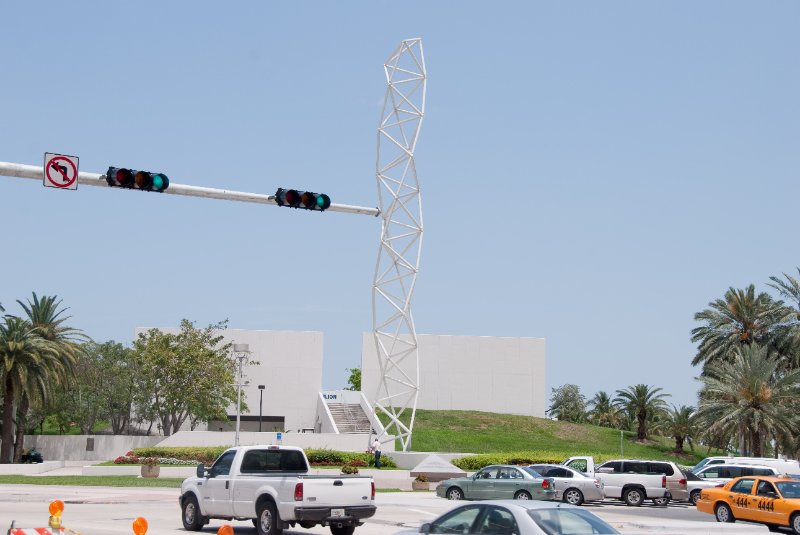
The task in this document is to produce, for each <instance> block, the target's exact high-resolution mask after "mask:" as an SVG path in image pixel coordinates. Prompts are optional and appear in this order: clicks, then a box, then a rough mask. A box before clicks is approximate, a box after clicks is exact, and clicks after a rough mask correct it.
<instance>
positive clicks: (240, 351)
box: [233, 344, 250, 446]
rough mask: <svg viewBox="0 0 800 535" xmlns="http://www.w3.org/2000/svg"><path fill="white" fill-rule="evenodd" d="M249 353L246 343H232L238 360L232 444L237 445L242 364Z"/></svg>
mask: <svg viewBox="0 0 800 535" xmlns="http://www.w3.org/2000/svg"><path fill="white" fill-rule="evenodd" d="M249 354H250V346H249V345H248V344H233V357H234V358H235V359H236V360H237V361H238V365H239V370H238V372H239V373H238V375H239V377H238V379H237V381H236V388H237V391H236V439H235V441H234V446H238V445H239V425H240V421H241V412H242V365H243V364H244V360H245V359H247V356H248V355H249Z"/></svg>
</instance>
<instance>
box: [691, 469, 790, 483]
mask: <svg viewBox="0 0 800 535" xmlns="http://www.w3.org/2000/svg"><path fill="white" fill-rule="evenodd" d="M777 475H780V474H779V473H778V470H776V469H775V468H773V467H771V466H764V465H758V464H710V465H706V466H705V467H704V468H702V469H700V470H698V471H697V477H699V478H701V479H705V480H709V479H710V480H713V481H719V482H720V483H722V482H725V481H730V480H731V479H733V478H735V477H742V476H777Z"/></svg>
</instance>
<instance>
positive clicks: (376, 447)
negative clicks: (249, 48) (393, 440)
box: [372, 437, 381, 468]
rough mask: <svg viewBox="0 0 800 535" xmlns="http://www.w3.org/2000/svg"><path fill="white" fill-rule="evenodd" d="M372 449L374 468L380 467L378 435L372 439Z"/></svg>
mask: <svg viewBox="0 0 800 535" xmlns="http://www.w3.org/2000/svg"><path fill="white" fill-rule="evenodd" d="M372 451H373V452H374V453H375V468H380V467H381V443H380V441H379V440H378V437H375V440H373V441H372Z"/></svg>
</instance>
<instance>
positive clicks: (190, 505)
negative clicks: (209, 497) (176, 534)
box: [181, 494, 203, 531]
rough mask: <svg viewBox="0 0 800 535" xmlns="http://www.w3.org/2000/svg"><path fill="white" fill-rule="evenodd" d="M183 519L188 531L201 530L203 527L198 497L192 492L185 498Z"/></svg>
mask: <svg viewBox="0 0 800 535" xmlns="http://www.w3.org/2000/svg"><path fill="white" fill-rule="evenodd" d="M182 509H183V511H182V513H183V514H182V515H181V520H183V527H184V528H185V529H186V530H187V531H200V530H201V529H203V517H202V516H201V515H200V508H199V507H198V506H197V498H195V497H194V494H191V495H189V496H187V497H186V499H185V500H183V507H182Z"/></svg>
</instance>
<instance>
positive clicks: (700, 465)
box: [689, 458, 708, 474]
mask: <svg viewBox="0 0 800 535" xmlns="http://www.w3.org/2000/svg"><path fill="white" fill-rule="evenodd" d="M707 464H708V458H705V459H703V460H702V461H700V462H699V463H697V464H696V465H694V466H692V467H691V468H689V471H690V472H694V473H695V474H696V473H697V472H698V471H699V470H700V469H702V468H703V467H704V466H705V465H707Z"/></svg>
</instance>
